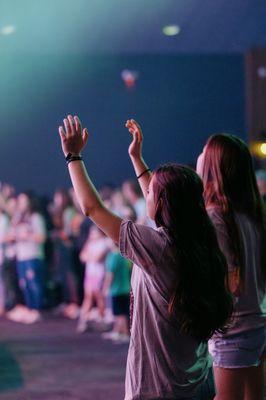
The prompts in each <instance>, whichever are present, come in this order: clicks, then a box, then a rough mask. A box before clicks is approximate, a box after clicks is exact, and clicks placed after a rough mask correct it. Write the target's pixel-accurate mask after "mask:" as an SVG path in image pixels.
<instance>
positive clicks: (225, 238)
mask: <svg viewBox="0 0 266 400" xmlns="http://www.w3.org/2000/svg"><path fill="white" fill-rule="evenodd" d="M208 214H209V217H210V219H211V221H212V223H213V225H214V227H215V231H216V235H217V239H218V243H219V247H220V249H221V251H222V253H223V254H224V256H225V258H226V261H227V265H228V271H229V272H231V271H234V270H235V268H236V267H237V265H236V260H235V257H234V254H233V253H232V249H231V245H230V243H231V241H232V240H233V238H231V237H230V236H229V234H228V231H227V228H226V225H225V222H224V220H223V218H222V215H221V214H220V213H219V212H218V211H216V210H212V211H208Z"/></svg>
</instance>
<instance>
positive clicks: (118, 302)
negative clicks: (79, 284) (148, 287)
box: [102, 242, 131, 343]
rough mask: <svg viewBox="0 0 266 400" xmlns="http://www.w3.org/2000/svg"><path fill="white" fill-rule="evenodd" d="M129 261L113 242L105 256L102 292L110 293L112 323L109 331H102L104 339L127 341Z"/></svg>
mask: <svg viewBox="0 0 266 400" xmlns="http://www.w3.org/2000/svg"><path fill="white" fill-rule="evenodd" d="M130 274H131V263H130V262H129V261H128V260H126V259H125V258H123V257H122V256H121V254H120V252H119V249H118V247H117V246H116V245H115V243H113V242H111V251H110V252H109V253H108V255H107V258H106V275H105V282H104V288H103V292H104V293H105V294H106V295H107V294H110V295H111V300H112V311H113V315H114V325H113V329H112V331H111V332H107V333H103V335H102V337H103V338H105V339H112V340H114V341H119V342H122V343H127V342H128V341H129V300H130Z"/></svg>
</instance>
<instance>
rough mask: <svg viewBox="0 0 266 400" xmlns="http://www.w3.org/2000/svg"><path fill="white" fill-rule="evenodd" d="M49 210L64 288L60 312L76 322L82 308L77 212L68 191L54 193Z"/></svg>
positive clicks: (58, 270)
mask: <svg viewBox="0 0 266 400" xmlns="http://www.w3.org/2000/svg"><path fill="white" fill-rule="evenodd" d="M49 210H50V213H51V215H52V220H53V224H54V230H53V232H52V239H53V244H54V264H55V275H56V276H57V278H56V279H57V281H58V283H59V285H60V288H61V304H60V305H59V306H58V308H57V310H58V311H59V312H62V314H63V315H64V316H65V317H67V318H70V319H76V318H77V317H78V314H79V307H78V288H77V272H76V269H75V267H76V265H75V257H74V248H73V238H72V224H73V220H74V218H75V215H76V214H77V211H76V210H75V207H74V205H73V202H72V200H71V197H70V195H69V193H68V191H67V190H65V189H58V190H56V191H55V193H54V198H53V202H52V204H51V205H50V207H49Z"/></svg>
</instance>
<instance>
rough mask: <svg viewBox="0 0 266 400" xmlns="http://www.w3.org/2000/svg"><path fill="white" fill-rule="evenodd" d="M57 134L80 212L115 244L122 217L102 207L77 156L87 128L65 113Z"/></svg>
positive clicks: (77, 119) (81, 148) (86, 135)
mask: <svg viewBox="0 0 266 400" xmlns="http://www.w3.org/2000/svg"><path fill="white" fill-rule="evenodd" d="M59 135H60V138H61V145H62V150H63V153H64V155H65V157H66V158H67V159H68V160H69V162H68V170H69V173H70V178H71V181H72V185H73V188H74V190H75V194H76V196H77V200H78V202H79V205H80V208H81V210H82V212H83V213H84V214H85V215H86V216H88V217H90V218H91V219H92V220H93V222H94V223H95V224H96V225H97V226H98V227H99V228H100V229H101V230H102V231H103V232H104V233H105V234H106V235H107V236H109V237H110V238H111V239H112V240H114V242H115V243H118V241H119V231H120V225H121V221H122V220H121V218H119V217H117V216H116V215H114V214H113V213H112V212H110V211H109V210H108V209H107V208H106V207H105V206H104V204H103V202H102V200H101V198H100V196H99V193H98V192H97V190H96V188H95V187H94V185H93V183H92V181H91V180H90V178H89V176H88V174H87V171H86V168H85V165H84V163H83V161H82V159H79V158H81V151H82V150H83V148H84V147H85V145H86V143H87V140H88V130H87V129H86V128H85V129H82V126H81V122H80V120H79V118H78V117H77V116H75V117H74V118H73V117H72V116H71V115H68V117H67V118H65V119H64V128H63V127H62V126H60V127H59ZM71 160H72V161H71Z"/></svg>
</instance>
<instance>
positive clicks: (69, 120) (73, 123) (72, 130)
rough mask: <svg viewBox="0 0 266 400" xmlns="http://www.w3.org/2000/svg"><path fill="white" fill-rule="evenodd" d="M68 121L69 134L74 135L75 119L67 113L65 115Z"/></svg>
mask: <svg viewBox="0 0 266 400" xmlns="http://www.w3.org/2000/svg"><path fill="white" fill-rule="evenodd" d="M67 119H68V122H69V126H70V130H71V135H74V134H75V133H76V129H75V121H74V119H73V117H72V115H68V116H67Z"/></svg>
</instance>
